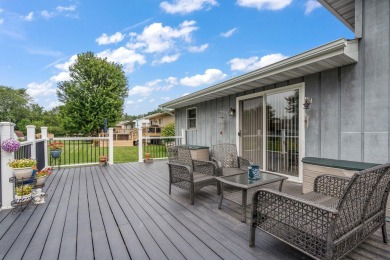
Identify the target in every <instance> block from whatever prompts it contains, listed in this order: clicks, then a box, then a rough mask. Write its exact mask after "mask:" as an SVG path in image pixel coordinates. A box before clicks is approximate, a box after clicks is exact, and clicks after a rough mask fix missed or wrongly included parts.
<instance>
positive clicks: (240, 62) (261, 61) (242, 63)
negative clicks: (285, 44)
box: [228, 53, 287, 72]
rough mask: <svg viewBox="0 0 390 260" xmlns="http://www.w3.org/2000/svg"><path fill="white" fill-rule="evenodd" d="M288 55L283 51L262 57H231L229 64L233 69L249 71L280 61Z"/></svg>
mask: <svg viewBox="0 0 390 260" xmlns="http://www.w3.org/2000/svg"><path fill="white" fill-rule="evenodd" d="M286 58H287V56H284V55H283V54H281V53H275V54H269V55H265V56H263V57H261V58H259V57H257V56H253V57H250V58H248V59H240V58H234V59H231V60H230V61H229V62H228V64H230V69H231V70H237V71H243V72H248V71H252V70H255V69H258V68H261V67H265V66H267V65H270V64H272V63H275V62H278V61H280V60H283V59H286Z"/></svg>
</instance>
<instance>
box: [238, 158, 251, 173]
mask: <svg viewBox="0 0 390 260" xmlns="http://www.w3.org/2000/svg"><path fill="white" fill-rule="evenodd" d="M237 160H238V167H239V168H241V169H244V170H248V166H249V165H251V162H250V161H249V160H248V159H245V158H242V157H241V156H238V157H237Z"/></svg>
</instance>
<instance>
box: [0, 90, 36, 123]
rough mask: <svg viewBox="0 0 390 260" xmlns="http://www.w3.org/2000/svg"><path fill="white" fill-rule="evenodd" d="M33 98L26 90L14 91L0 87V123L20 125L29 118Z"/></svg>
mask: <svg viewBox="0 0 390 260" xmlns="http://www.w3.org/2000/svg"><path fill="white" fill-rule="evenodd" d="M31 101H32V99H31V97H30V96H29V95H28V94H27V92H26V89H14V88H12V87H7V86H2V85H0V122H1V121H10V122H13V123H16V124H17V123H19V122H20V121H21V120H22V119H23V118H26V117H29V114H30V112H29V111H30V109H29V108H30V105H29V103H30V102H31Z"/></svg>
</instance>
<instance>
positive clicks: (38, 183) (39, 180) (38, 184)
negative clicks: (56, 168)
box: [35, 176, 49, 186]
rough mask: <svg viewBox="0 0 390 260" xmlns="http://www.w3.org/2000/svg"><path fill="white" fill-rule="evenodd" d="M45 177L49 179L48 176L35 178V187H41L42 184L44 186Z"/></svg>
mask: <svg viewBox="0 0 390 260" xmlns="http://www.w3.org/2000/svg"><path fill="white" fill-rule="evenodd" d="M47 177H49V176H42V177H37V178H36V180H37V182H36V183H35V185H36V186H42V185H43V184H45V181H46V179H47Z"/></svg>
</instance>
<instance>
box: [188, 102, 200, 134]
mask: <svg viewBox="0 0 390 260" xmlns="http://www.w3.org/2000/svg"><path fill="white" fill-rule="evenodd" d="M193 109H195V118H191V119H195V127H191V128H190V126H189V119H190V118H188V111H189V110H193ZM197 121H198V108H197V107H190V108H187V109H186V129H187V130H194V129H196V127H197V125H198V124H197V123H198V122H197Z"/></svg>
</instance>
